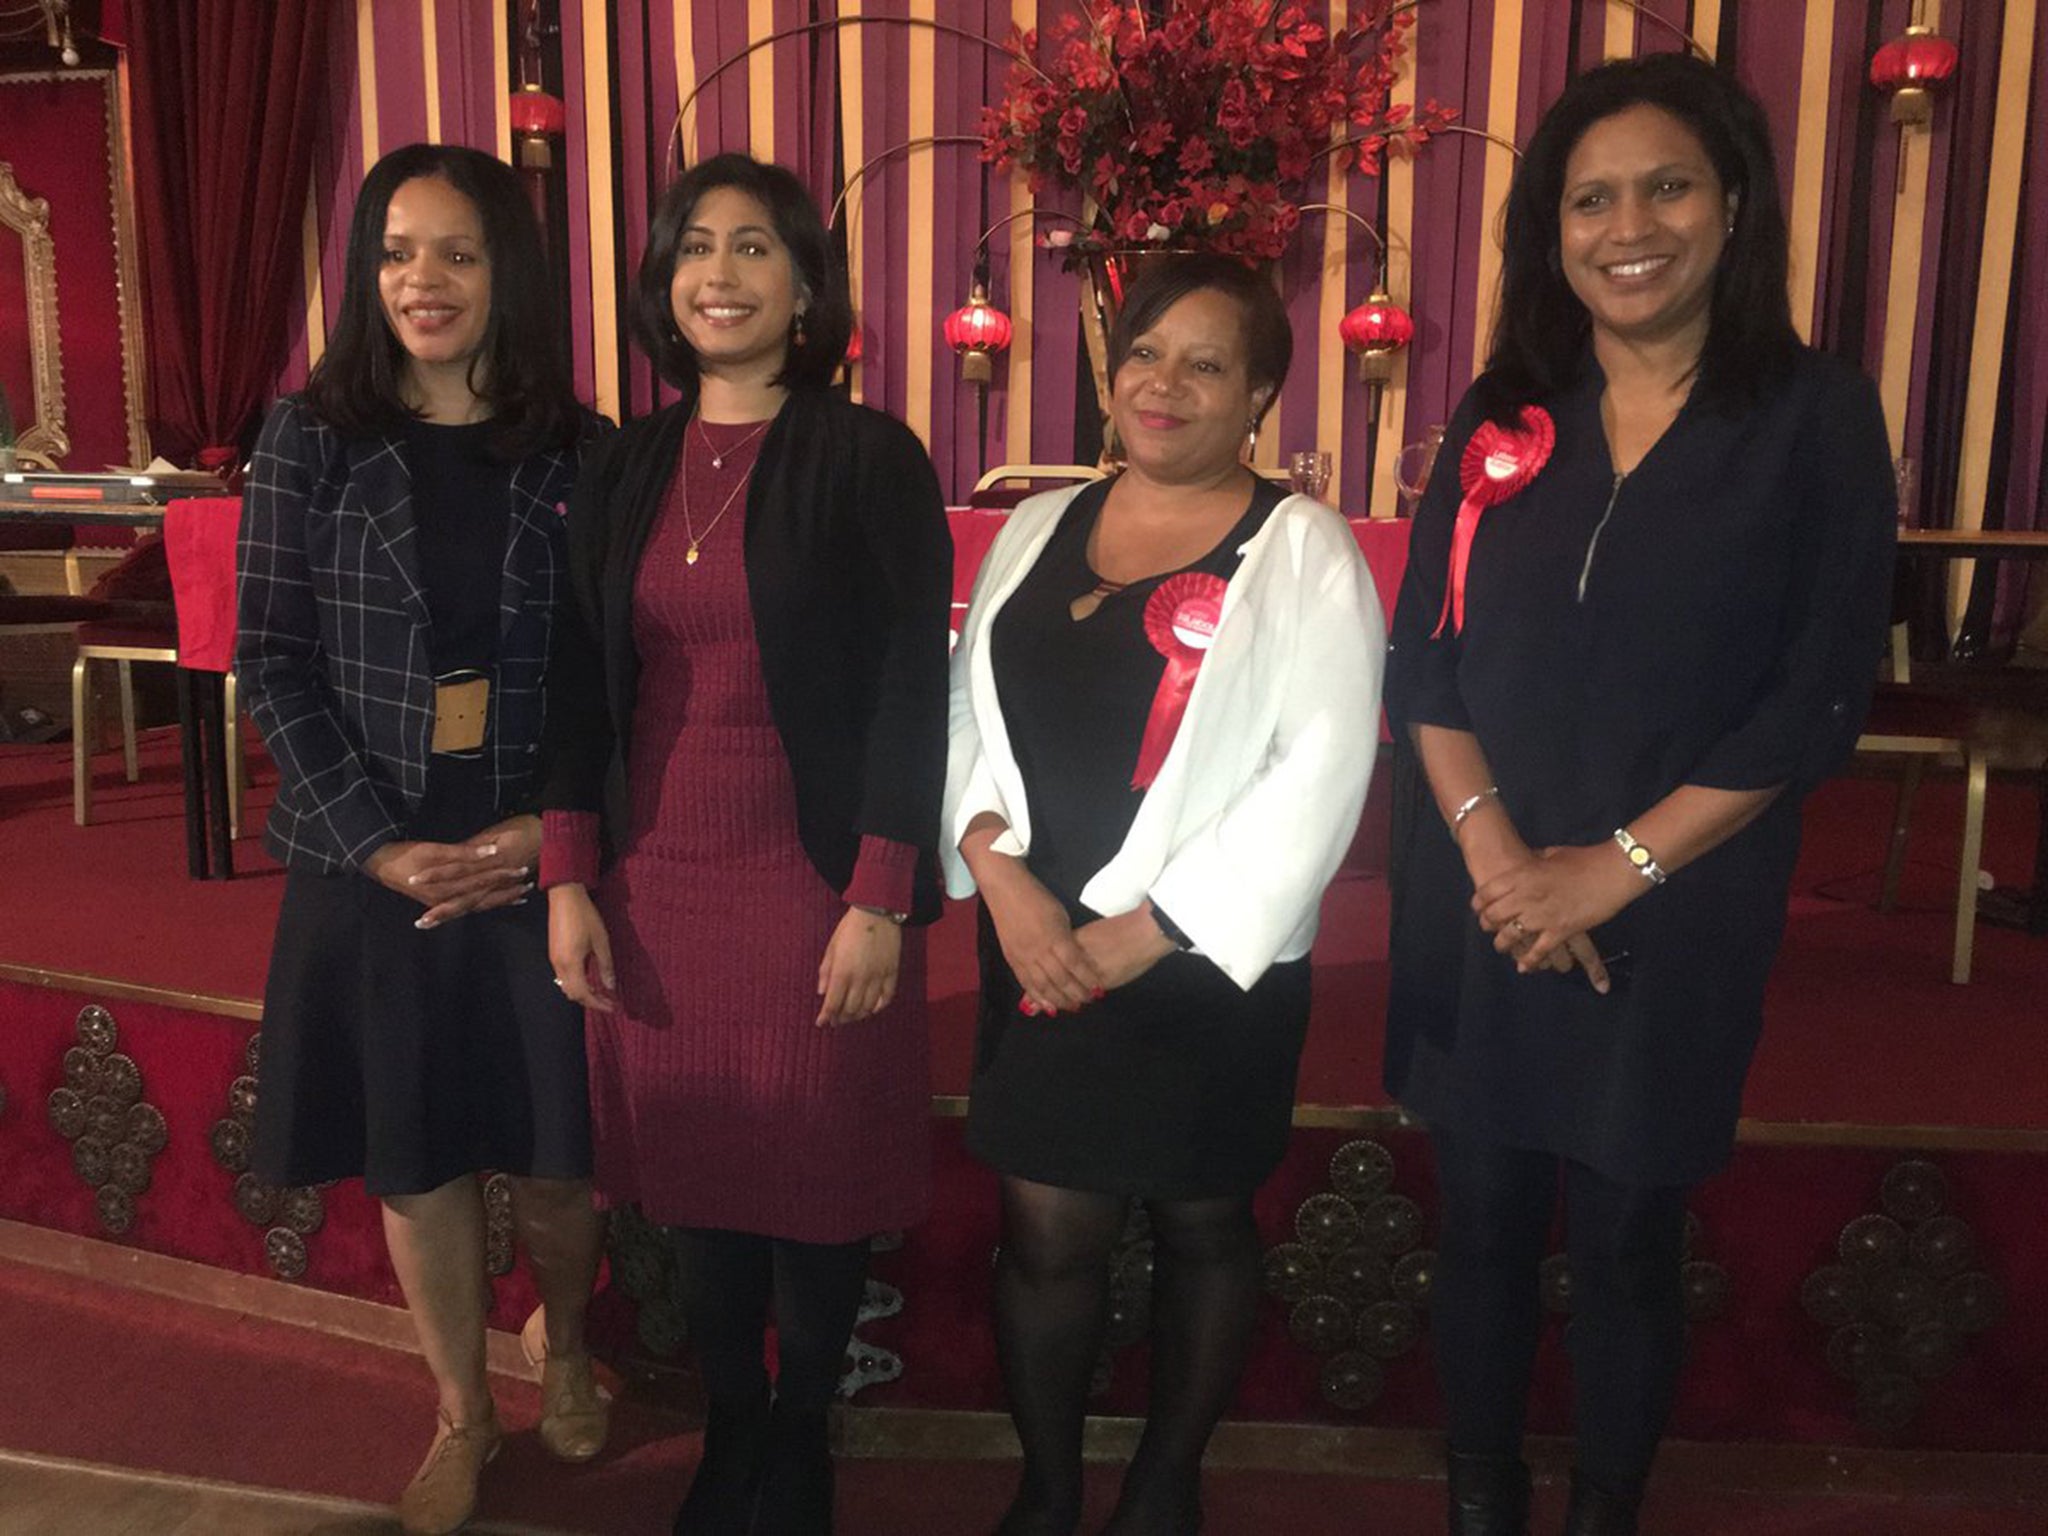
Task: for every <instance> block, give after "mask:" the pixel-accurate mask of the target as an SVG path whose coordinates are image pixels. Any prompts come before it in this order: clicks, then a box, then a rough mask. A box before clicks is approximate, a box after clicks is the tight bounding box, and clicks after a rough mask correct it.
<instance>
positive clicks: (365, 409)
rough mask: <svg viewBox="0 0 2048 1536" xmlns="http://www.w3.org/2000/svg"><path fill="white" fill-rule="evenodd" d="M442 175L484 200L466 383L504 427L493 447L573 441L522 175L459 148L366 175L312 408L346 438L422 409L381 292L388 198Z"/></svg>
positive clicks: (503, 451) (394, 154) (400, 158)
mask: <svg viewBox="0 0 2048 1536" xmlns="http://www.w3.org/2000/svg"><path fill="white" fill-rule="evenodd" d="M421 176H432V177H438V178H439V179H440V180H442V181H445V182H447V183H448V185H450V186H451V187H453V188H454V189H455V190H456V191H458V192H460V193H461V194H462V195H463V196H464V197H466V198H468V199H469V200H470V202H471V203H473V204H475V205H476V211H477V216H478V218H479V219H481V220H482V222H483V227H484V252H485V255H486V257H487V258H488V260H489V261H490V264H491V314H490V319H489V320H488V321H487V322H486V323H485V326H484V336H483V342H482V344H481V345H480V346H479V347H478V348H477V351H476V355H475V356H474V357H473V358H471V359H470V363H469V386H470V388H471V389H472V390H473V391H474V392H475V394H476V396H477V398H478V399H480V400H482V401H483V402H484V404H485V405H486V406H488V407H489V408H490V413H491V416H492V419H493V420H494V421H495V422H496V424H497V429H498V430H497V431H496V433H494V434H493V442H492V447H493V450H494V451H495V452H496V453H497V454H498V455H499V456H500V457H503V458H508V459H517V458H524V457H525V456H526V455H527V454H530V453H536V452H539V451H541V450H543V449H547V448H561V447H566V446H568V445H569V444H570V443H573V442H575V441H576V439H577V437H578V435H579V434H580V433H581V431H582V425H583V424H582V418H581V415H580V413H579V412H578V410H577V408H576V396H575V393H574V389H573V386H572V385H571V383H570V381H569V366H568V362H567V360H566V359H565V358H564V356H563V354H562V343H561V333H560V330H559V329H558V318H557V315H556V304H555V298H554V291H553V287H552V285H551V284H550V282H549V280H548V263H547V253H546V251H545V250H544V249H543V248H542V246H541V239H540V229H539V227H538V225H536V224H535V222H534V217H533V206H532V204H530V203H529V202H528V201H527V198H526V191H525V189H524V188H523V187H521V186H520V185H519V173H518V172H516V171H514V170H513V169H512V167H511V166H509V165H507V164H505V162H504V161H502V160H496V159H493V158H492V157H491V156H489V155H487V154H485V153H483V151H481V150H476V149H467V148H464V147H462V146H461V145H456V144H408V145H406V146H405V147H404V148H403V149H394V150H393V151H391V153H390V154H388V155H386V156H384V158H383V159H381V160H379V161H378V162H377V163H376V164H375V165H373V166H371V167H370V174H369V175H368V176H366V177H364V178H363V188H362V191H361V192H359V193H358V194H357V195H356V211H355V217H354V218H353V219H352V220H350V222H349V228H348V255H347V258H346V262H347V265H346V267H345V268H344V272H345V275H344V277H343V279H342V288H341V313H340V314H339V315H338V316H336V318H335V322H334V330H333V331H332V333H330V334H329V336H328V338H327V351H326V352H325V353H324V354H323V355H322V356H321V358H320V361H319V362H318V363H317V364H316V365H315V366H314V368H313V373H312V377H310V378H309V379H307V380H306V394H305V399H306V404H307V405H308V406H309V407H310V408H311V409H312V411H313V414H314V415H316V416H318V417H319V418H320V419H321V420H323V421H325V422H327V423H328V424H329V425H330V426H332V427H334V428H335V429H336V430H337V431H339V432H341V433H343V434H344V435H346V436H350V437H375V436H379V435H381V434H383V433H386V432H391V431H394V430H396V429H397V428H399V427H401V426H403V425H404V424H405V422H406V420H407V419H408V418H409V417H411V416H412V415H414V414H415V413H414V412H413V411H412V410H410V409H409V408H408V407H407V406H406V404H405V402H404V400H403V399H401V398H400V396H399V383H400V381H401V380H402V379H403V377H404V373H405V358H406V354H405V349H404V347H403V346H402V345H401V344H400V343H399V340H398V338H397V337H396V336H395V335H393V334H392V331H391V326H390V324H389V323H388V322H387V321H386V320H385V318H384V306H383V304H382V302H381V301H380V300H379V298H378V295H377V271H378V268H379V267H380V266H381V265H382V264H383V260H384V220H385V217H386V215H387V213H388V212H389V210H390V207H391V196H392V194H393V193H394V192H396V191H397V190H398V189H399V188H400V187H401V186H403V185H404V184H405V183H406V182H408V181H411V180H413V179H414V178H415V177H421Z"/></svg>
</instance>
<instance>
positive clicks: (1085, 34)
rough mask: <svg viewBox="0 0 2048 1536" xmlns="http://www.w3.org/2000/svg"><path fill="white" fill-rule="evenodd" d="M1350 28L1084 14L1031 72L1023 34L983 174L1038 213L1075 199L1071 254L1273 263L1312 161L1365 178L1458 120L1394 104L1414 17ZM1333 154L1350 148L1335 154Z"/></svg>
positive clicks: (1176, 12) (1060, 26) (1289, 9)
mask: <svg viewBox="0 0 2048 1536" xmlns="http://www.w3.org/2000/svg"><path fill="white" fill-rule="evenodd" d="M1358 9H1359V8H1358V7H1354V11H1356V10H1358ZM1363 11H1364V15H1363V18H1362V19H1354V21H1353V23H1352V24H1351V25H1350V26H1347V27H1340V28H1337V29H1335V30H1332V29H1330V28H1328V27H1326V26H1324V25H1323V24H1322V23H1321V22H1318V21H1314V20H1311V19H1310V17H1309V13H1308V11H1307V9H1306V8H1305V7H1304V6H1303V5H1301V4H1300V3H1299V0H1163V3H1162V0H1149V3H1147V0H1137V3H1120V0H1081V4H1080V5H1079V7H1078V8H1077V10H1076V11H1074V12H1072V13H1069V14H1067V15H1065V16H1063V17H1062V18H1061V19H1060V20H1059V21H1058V22H1056V23H1055V24H1054V25H1053V27H1052V29H1051V34H1050V38H1049V39H1048V40H1047V42H1046V43H1045V45H1044V49H1043V57H1041V56H1040V55H1041V45H1040V39H1039V35H1038V34H1037V33H1036V32H1015V33H1013V34H1012V35H1011V37H1010V40H1009V44H1008V49H1009V52H1010V53H1011V54H1012V55H1013V57H1014V62H1013V63H1012V65H1011V67H1010V75H1009V80H1008V82H1007V84H1006V87H1005V90H1004V93H1003V99H1002V102H1001V104H1000V105H998V106H995V107H989V108H986V109H984V112H983V115H982V158H983V159H984V160H986V161H988V162H989V163H990V164H992V165H994V166H995V167H996V168H997V169H999V170H1009V169H1012V168H1015V169H1017V170H1021V171H1023V172H1024V173H1025V175H1026V176H1027V177H1028V178H1029V180H1030V185H1031V190H1032V193H1033V195H1034V196H1042V195H1043V194H1044V193H1045V192H1046V191H1047V190H1048V189H1051V188H1058V189H1063V190H1069V191H1078V192H1081V193H1082V194H1084V196H1085V197H1086V199H1087V205H1088V206H1087V214H1088V217H1089V220H1090V223H1089V230H1088V233H1087V235H1085V236H1084V237H1083V238H1082V240H1081V241H1079V242H1076V243H1077V244H1078V245H1081V246H1083V247H1084V248H1086V247H1092V248H1096V249H1117V248H1128V247H1133V246H1143V245H1160V246H1172V247H1187V248H1200V249H1206V250H1215V251H1222V252H1226V253H1230V254H1235V255H1241V256H1246V257H1254V258H1267V259H1270V258H1273V257H1277V256H1278V255H1279V254H1280V253H1281V252H1282V251H1283V250H1284V249H1286V246H1287V241H1288V239H1289V237H1290V236H1291V235H1292V234H1293V232H1294V228H1295V225H1296V224H1297V223H1298V222H1299V221H1300V218H1301V214H1300V210H1299V207H1298V204H1299V202H1300V201H1301V192H1302V188H1303V185H1304V184H1305V182H1306V181H1307V178H1308V177H1309V175H1310V173H1311V172H1312V171H1313V170H1315V169H1316V168H1317V167H1318V165H1319V163H1320V157H1322V156H1325V155H1329V156H1331V157H1332V158H1334V159H1336V161H1337V163H1338V164H1339V165H1340V166H1355V167H1356V168H1357V169H1359V170H1361V171H1363V172H1365V173H1366V174H1367V175H1376V174H1378V172H1379V168H1380V163H1381V160H1382V157H1383V156H1384V155H1385V153H1386V152H1387V151H1388V150H1389V149H1397V150H1398V149H1412V148H1413V147H1414V146H1416V145H1419V144H1421V143H1422V142H1423V141H1424V140H1426V139H1428V138H1429V136H1430V134H1431V133H1433V132H1434V131H1435V130H1437V129H1438V128H1441V127H1443V126H1444V125H1445V124H1447V123H1449V122H1450V121H1451V119H1452V117H1453V116H1454V115H1455V114H1454V113H1453V112H1452V111H1451V110H1450V109H1449V108H1447V107H1443V106H1439V105H1438V104H1437V103H1436V102H1434V101H1431V102H1428V103H1426V104H1425V105H1424V106H1423V107H1422V108H1421V109H1420V110H1419V111H1417V110H1415V109H1414V108H1412V107H1411V106H1409V105H1407V104H1405V103H1403V104H1400V105H1395V104H1393V103H1392V102H1390V100H1389V96H1390V94H1391V92H1392V89H1393V84H1394V80H1395V77H1396V75H1397V73H1398V71H1399V67H1400V62H1401V59H1402V57H1403V55H1404V54H1405V53H1406V52H1407V48H1408V36H1407V34H1408V31H1409V29H1410V28H1411V27H1412V26H1413V25H1414V21H1415V13H1414V9H1413V7H1412V6H1409V7H1401V8H1397V6H1396V0H1375V3H1374V4H1371V5H1368V6H1365V7H1363ZM1344 137H1353V138H1356V139H1357V140H1358V142H1357V143H1355V144H1347V145H1344V146H1343V147H1342V148H1339V149H1337V150H1334V151H1332V150H1331V145H1332V144H1333V143H1335V142H1337V140H1338V139H1340V138H1344ZM1311 200H1313V199H1311Z"/></svg>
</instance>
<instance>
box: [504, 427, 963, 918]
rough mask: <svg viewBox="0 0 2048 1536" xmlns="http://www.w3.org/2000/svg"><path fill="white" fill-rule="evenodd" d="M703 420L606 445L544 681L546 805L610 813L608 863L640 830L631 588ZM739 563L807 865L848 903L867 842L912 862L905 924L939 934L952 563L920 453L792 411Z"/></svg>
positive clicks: (763, 468) (755, 492)
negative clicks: (632, 748)
mask: <svg viewBox="0 0 2048 1536" xmlns="http://www.w3.org/2000/svg"><path fill="white" fill-rule="evenodd" d="M694 405H695V397H694V394H693V393H686V394H685V396H684V398H683V399H682V400H681V401H680V402H678V403H677V404H675V405H673V406H670V407H668V408H667V409H666V410H663V411H659V412H657V413H655V414H654V415H652V416H648V417H644V418H642V419H641V420H639V421H636V422H633V423H632V424H630V425H629V426H627V427H626V428H625V429H624V430H623V431H621V432H620V433H619V434H618V435H617V436H616V437H614V438H612V439H611V440H610V441H609V442H607V443H606V444H604V445H603V447H602V448H600V449H599V450H598V451H597V452H596V453H594V454H593V455H591V456H590V457H589V459H588V460H587V461H586V464H585V468H584V472H583V474H582V476H581V477H580V478H579V480H578V482H577V486H576V490H575V494H574V495H573V497H572V498H571V500H570V503H569V519H568V523H569V569H570V584H571V590H572V592H573V596H574V600H573V602H571V603H570V604H568V605H567V608H566V611H565V612H564V613H563V614H562V615H561V618H560V620H559V622H558V623H557V625H556V627H555V636H556V639H555V648H554V656H553V660H552V663H551V665H550V667H549V669H548V688H547V725H546V732H545V748H546V757H545V762H546V770H545V780H544V782H545V788H544V790H543V792H542V804H543V805H544V806H546V807H547V808H548V809H551V810H584V811H598V812H600V813H601V816H602V823H601V825H602V843H603V848H604V857H605V859H606V861H607V862H609V861H610V860H611V859H613V858H615V857H617V855H618V853H619V852H620V851H621V850H622V849H623V848H625V847H626V845H627V843H628V841H629V838H630V835H631V832H632V831H633V830H634V829H632V828H631V827H630V826H629V825H628V806H629V803H630V802H629V800H628V796H627V789H626V761H627V743H628V738H629V736H630V733H631V730H632V723H633V710H634V703H635V701H636V699H637V697H638V690H639V673H640V658H639V655H638V652H637V650H636V649H635V646H634V642H633V583H634V578H635V576H636V575H637V574H638V571H639V568H640V559H641V555H642V553H643V552H644V551H645V549H646V547H647V539H648V536H649V534H650V533H651V532H652V530H653V527H654V522H655V517H656V514H657V513H658V512H659V510H660V508H661V504H662V499H663V496H664V495H665V493H666V492H667V489H668V485H669V481H670V479H671V478H672V477H673V475H674V473H675V466H676V456H677V454H678V453H679V452H680V451H681V447H682V440H683V429H684V428H685V427H686V426H687V425H688V423H689V420H690V414H691V411H692V409H693V407H694ZM744 557H745V561H746V570H747V591H748V595H749V598H750V600H751V603H752V606H753V611H754V634H755V638H756V641H757V642H758V643H759V645H760V649H761V670H762V673H763V675H764V678H765V681H766V684H767V690H768V704H769V709H770V712H771V714H772V715H773V716H774V720H775V727H776V731H777V732H778V734H779V735H780V736H781V738H782V746H783V750H784V751H785V752H786V753H788V755H789V767H790V774H791V777H792V778H793V779H794V781H795V784H796V800H797V833H798V836H799V837H800V838H801V840H802V842H803V845H804V851H805V852H806V853H807V854H808V855H809V856H810V860H811V863H812V864H813V866H815V867H816V869H817V871H818V873H819V874H820V875H821V876H822V877H823V878H824V879H825V881H826V882H827V883H828V884H829V885H830V886H831V887H832V889H834V890H835V891H837V890H844V889H845V888H846V885H847V883H848V882H849V881H850V880H851V879H852V878H853V869H854V863H855V860H856V859H857V857H858V856H859V853H860V840H861V838H862V836H863V835H871V836H875V837H884V838H888V839H890V840H892V841H895V842H899V843H908V844H911V845H912V846H914V847H916V848H918V849H920V850H921V851H922V853H923V857H921V858H920V859H919V861H918V870H917V878H916V882H915V886H914V899H913V904H912V916H913V918H914V919H916V920H917V921H920V922H929V921H931V920H932V919H933V918H935V917H937V916H938V912H939V905H940V903H939V885H938V879H937V867H936V860H935V850H936V848H937V844H938V833H939V797H940V794H941V792H942V790H943V788H944V785H945V776H946V666H947V655H946V653H947V644H946V636H947V620H948V618H949V615H950V604H951V601H952V573H953V547H952V540H951V537H950V535H949V533H948V530H947V527H946V518H945V506H944V502H943V500H942V498H941V496H940V493H939V483H938V477H937V476H936V475H935V474H934V473H933V471H932V465H931V460H930V458H929V457H928V456H927V455H926V453H925V451H924V447H923V445H922V444H921V443H919V442H918V440H917V438H916V436H915V435H914V434H913V433H912V432H911V431H910V429H909V428H908V427H906V426H904V425H903V424H902V423H901V422H899V421H897V420H896V419H895V418H893V417H890V416H885V415H883V414H882V413H881V412H880V411H875V410H869V409H867V408H866V407H863V406H858V405H854V404H852V403H851V402H849V401H847V400H845V399H843V398H842V397H840V396H839V395H838V394H836V393H834V392H832V391H829V390H797V391H795V392H793V393H792V394H791V395H790V396H789V399H788V400H787V401H786V402H785V403H784V405H783V407H782V409H781V411H780V412H779V413H778V414H777V415H776V417H775V420H774V422H773V423H772V424H771V425H770V427H769V428H768V433H767V436H766V437H765V438H764V439H763V440H762V443H761V456H760V459H759V461H758V462H757V463H756V465H755V468H754V475H753V480H752V482H751V483H750V484H749V486H748V488H747V521H746V532H745V536H744Z"/></svg>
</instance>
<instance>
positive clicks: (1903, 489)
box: [1892, 454, 1920, 528]
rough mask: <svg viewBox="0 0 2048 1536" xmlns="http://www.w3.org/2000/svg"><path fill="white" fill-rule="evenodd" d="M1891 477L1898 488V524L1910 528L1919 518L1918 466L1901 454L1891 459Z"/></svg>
mask: <svg viewBox="0 0 2048 1536" xmlns="http://www.w3.org/2000/svg"><path fill="white" fill-rule="evenodd" d="M1892 478H1893V480H1894V481H1895V482H1896V483H1897V485H1898V490H1899V526H1900V527H1901V528H1911V527H1913V526H1915V525H1916V524H1917V523H1918V522H1919V519H1920V466H1919V465H1918V464H1916V463H1914V462H1913V460H1912V459H1910V458H1908V457H1906V456H1905V455H1904V454H1901V455H1900V456H1899V457H1898V458H1896V459H1893V460H1892Z"/></svg>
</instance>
